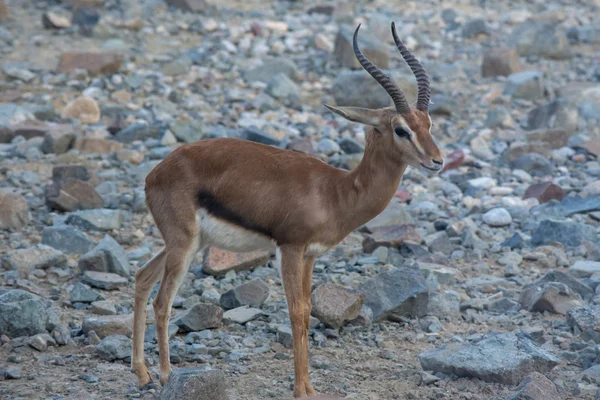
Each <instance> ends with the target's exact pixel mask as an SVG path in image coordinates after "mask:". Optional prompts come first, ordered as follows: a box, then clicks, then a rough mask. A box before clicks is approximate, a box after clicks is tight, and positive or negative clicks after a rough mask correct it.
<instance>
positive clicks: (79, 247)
mask: <svg viewBox="0 0 600 400" xmlns="http://www.w3.org/2000/svg"><path fill="white" fill-rule="evenodd" d="M42 244H45V245H47V246H50V247H53V248H55V249H56V250H59V251H62V252H64V253H69V254H84V253H87V252H88V251H90V250H91V249H92V248H93V247H94V242H93V241H92V240H91V239H90V238H89V237H88V236H87V235H86V234H85V233H83V232H81V231H79V230H77V229H75V228H73V227H70V226H67V225H58V226H49V227H46V228H44V229H43V230H42Z"/></svg>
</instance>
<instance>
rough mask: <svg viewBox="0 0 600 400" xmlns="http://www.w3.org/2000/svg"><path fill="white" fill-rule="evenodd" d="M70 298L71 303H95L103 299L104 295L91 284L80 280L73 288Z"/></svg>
mask: <svg viewBox="0 0 600 400" xmlns="http://www.w3.org/2000/svg"><path fill="white" fill-rule="evenodd" d="M69 299H70V300H71V303H93V302H94V301H98V300H103V299H104V297H103V296H102V295H101V294H100V293H98V292H96V291H95V290H93V289H91V288H90V287H89V286H87V285H84V284H83V283H81V282H79V283H77V284H76V285H75V286H74V287H73V290H71V294H70V296H69Z"/></svg>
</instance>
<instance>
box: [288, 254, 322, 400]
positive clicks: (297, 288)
mask: <svg viewBox="0 0 600 400" xmlns="http://www.w3.org/2000/svg"><path fill="white" fill-rule="evenodd" d="M304 266H305V260H304V250H303V248H302V247H299V246H292V245H285V246H282V247H281V279H282V280H283V287H284V289H285V296H286V299H287V303H288V309H289V311H290V322H291V325H292V343H293V348H294V397H296V398H298V397H304V396H307V395H308V394H309V393H307V384H308V386H309V387H310V389H311V393H310V394H314V389H312V386H310V382H309V379H308V327H307V326H306V324H305V311H306V304H307V303H306V299H305V293H304V268H303V267H304Z"/></svg>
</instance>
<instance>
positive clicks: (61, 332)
mask: <svg viewBox="0 0 600 400" xmlns="http://www.w3.org/2000/svg"><path fill="white" fill-rule="evenodd" d="M50 336H51V337H52V339H54V341H55V342H56V344H58V345H60V346H66V345H68V344H71V343H73V339H71V330H70V329H69V327H68V326H66V325H60V326H57V327H56V328H54V329H53V330H52V333H51V334H50Z"/></svg>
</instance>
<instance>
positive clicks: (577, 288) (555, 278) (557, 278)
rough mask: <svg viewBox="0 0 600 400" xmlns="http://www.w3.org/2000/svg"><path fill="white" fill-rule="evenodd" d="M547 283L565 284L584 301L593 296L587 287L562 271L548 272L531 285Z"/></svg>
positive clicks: (592, 292)
mask: <svg viewBox="0 0 600 400" xmlns="http://www.w3.org/2000/svg"><path fill="white" fill-rule="evenodd" d="M548 282H560V283H562V284H565V285H567V286H568V287H569V288H570V289H571V290H572V291H574V292H575V293H577V294H579V296H581V298H583V299H584V300H586V301H587V300H589V299H591V298H592V297H593V296H594V291H593V290H592V289H591V288H590V287H589V286H587V285H586V284H584V283H582V282H581V281H580V280H579V279H577V278H575V277H574V276H573V275H571V274H569V273H565V272H562V271H554V270H551V271H548V273H547V274H546V275H545V276H544V277H543V278H542V279H540V280H539V281H537V282H535V283H533V285H537V286H543V285H545V284H546V283H548Z"/></svg>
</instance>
